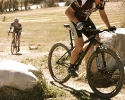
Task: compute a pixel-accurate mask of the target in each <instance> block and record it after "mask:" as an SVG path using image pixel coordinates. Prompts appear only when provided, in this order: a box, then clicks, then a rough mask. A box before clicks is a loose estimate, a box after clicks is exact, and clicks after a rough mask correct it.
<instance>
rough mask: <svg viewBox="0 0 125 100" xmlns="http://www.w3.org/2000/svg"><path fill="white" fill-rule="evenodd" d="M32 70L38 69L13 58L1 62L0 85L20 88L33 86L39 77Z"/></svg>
mask: <svg viewBox="0 0 125 100" xmlns="http://www.w3.org/2000/svg"><path fill="white" fill-rule="evenodd" d="M31 71H38V70H37V68H35V67H33V66H29V65H25V64H23V63H20V62H16V61H13V60H7V61H2V62H0V87H3V86H9V87H15V88H17V89H20V90H25V89H29V88H33V87H34V86H35V85H36V84H37V80H38V79H37V77H36V76H35V75H34V74H33V73H32V72H31Z"/></svg>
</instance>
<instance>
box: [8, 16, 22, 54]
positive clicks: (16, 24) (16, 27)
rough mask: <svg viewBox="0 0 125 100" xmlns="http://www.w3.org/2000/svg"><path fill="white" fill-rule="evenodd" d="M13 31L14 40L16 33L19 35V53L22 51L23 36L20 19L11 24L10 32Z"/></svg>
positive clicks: (15, 19)
mask: <svg viewBox="0 0 125 100" xmlns="http://www.w3.org/2000/svg"><path fill="white" fill-rule="evenodd" d="M11 29H13V30H12V32H13V33H12V38H14V36H15V33H19V34H18V52H19V51H20V36H21V32H22V25H21V24H20V23H19V19H18V18H14V22H12V23H11V25H10V29H9V32H10V30H11Z"/></svg>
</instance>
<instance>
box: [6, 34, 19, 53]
mask: <svg viewBox="0 0 125 100" xmlns="http://www.w3.org/2000/svg"><path fill="white" fill-rule="evenodd" d="M9 33H13V32H8V35H9ZM18 37H19V32H16V33H15V36H14V38H13V40H12V42H11V54H12V55H16V54H17V52H18Z"/></svg>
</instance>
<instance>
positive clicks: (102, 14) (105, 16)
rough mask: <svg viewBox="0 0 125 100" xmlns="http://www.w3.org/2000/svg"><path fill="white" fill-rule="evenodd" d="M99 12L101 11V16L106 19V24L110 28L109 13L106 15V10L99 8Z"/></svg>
mask: <svg viewBox="0 0 125 100" xmlns="http://www.w3.org/2000/svg"><path fill="white" fill-rule="evenodd" d="M99 13H100V16H101V18H102V20H103V21H104V23H105V24H106V26H107V27H108V28H109V27H110V23H109V20H108V18H107V15H106V13H105V11H104V10H99Z"/></svg>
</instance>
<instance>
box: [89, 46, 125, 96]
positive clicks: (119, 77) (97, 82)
mask: <svg viewBox="0 0 125 100" xmlns="http://www.w3.org/2000/svg"><path fill="white" fill-rule="evenodd" d="M102 54H104V55H105V56H104V58H105V62H103V61H102V59H101V58H102ZM96 55H98V57H99V62H100V67H101V70H102V72H101V71H98V70H97V64H96V61H95V56H96ZM104 63H105V65H106V67H105V68H103V67H104ZM87 78H88V83H89V85H90V87H91V89H92V90H93V91H94V93H95V94H97V95H98V96H99V97H102V98H112V97H114V96H115V95H117V94H118V93H119V91H120V90H121V89H122V87H123V83H124V67H123V65H122V62H121V59H120V57H119V56H118V55H117V54H116V53H115V52H114V51H112V50H111V49H109V48H98V50H97V52H94V53H92V55H91V56H90V59H89V61H88V65H87Z"/></svg>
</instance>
